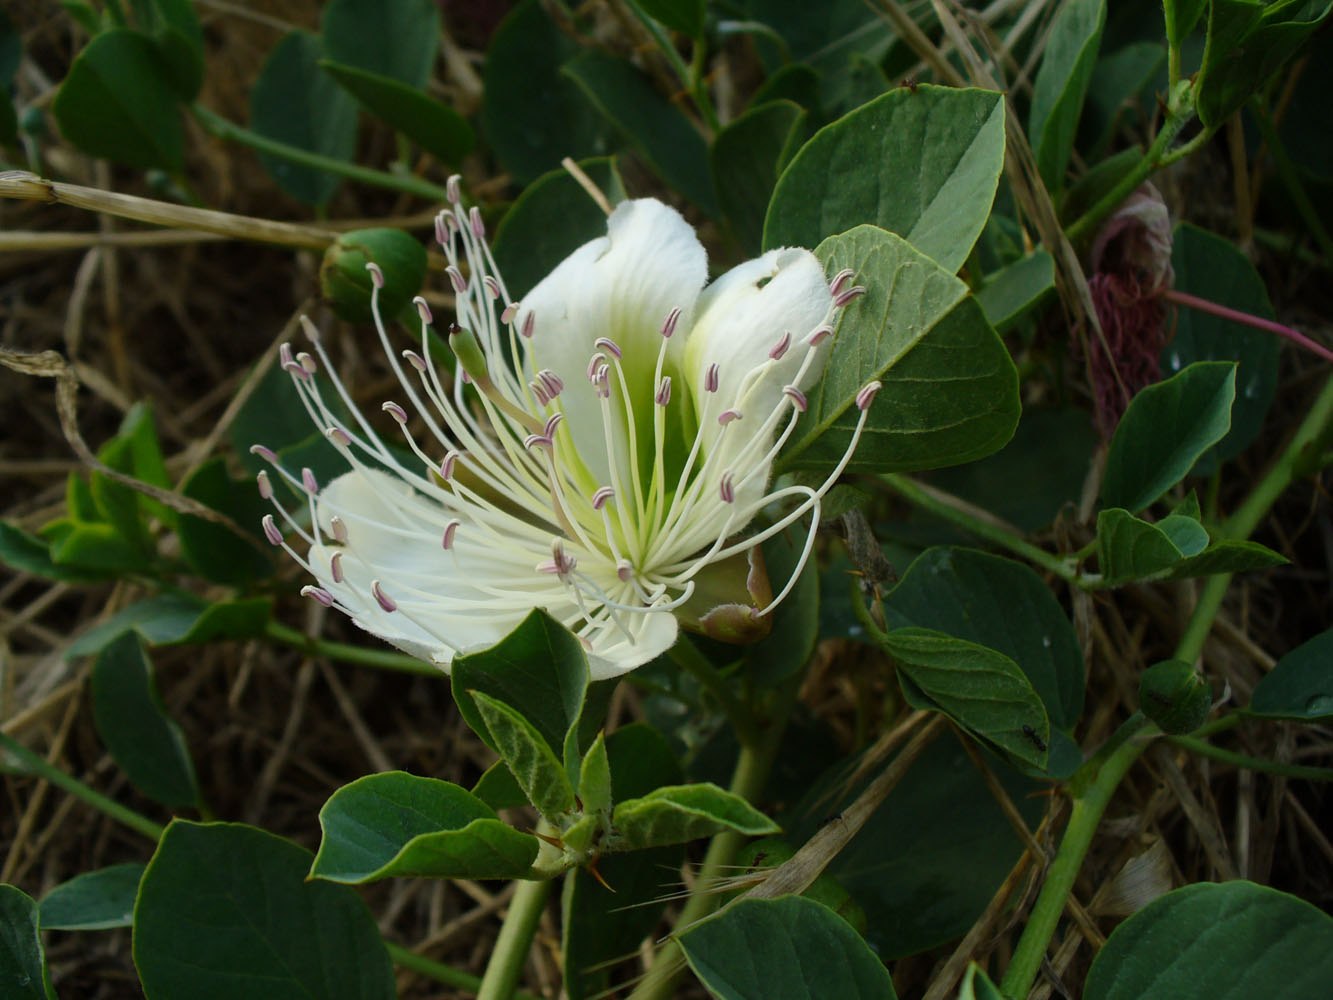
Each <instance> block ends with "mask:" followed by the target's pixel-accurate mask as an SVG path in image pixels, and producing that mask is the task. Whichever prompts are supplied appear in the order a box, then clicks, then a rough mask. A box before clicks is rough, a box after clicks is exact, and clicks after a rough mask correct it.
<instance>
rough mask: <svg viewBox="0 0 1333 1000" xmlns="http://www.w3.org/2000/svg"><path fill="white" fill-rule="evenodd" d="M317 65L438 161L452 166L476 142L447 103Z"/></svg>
mask: <svg viewBox="0 0 1333 1000" xmlns="http://www.w3.org/2000/svg"><path fill="white" fill-rule="evenodd" d="M319 65H320V68H321V69H323V70H324V71H325V72H326V73H328V74H329V75H330V76H332V77H333V78H334V79H335V80H337V81H338V83H340V84H341V85H342V87H343V89H345V90H347V91H348V92H349V93H350V94H351V95H352V96H353V97H355V98H356V99H357V100H358V101H360V102H361V106H362V107H363V108H365V109H366V110H367V111H369V112H370V113H371V114H372V115H374V116H375V117H376V118H379V119H381V120H382V121H385V122H387V123H388V124H389V125H390V126H391V127H393V128H394V129H396V130H397V131H399V132H401V133H402V134H403V135H405V136H407V138H409V139H411V140H412V141H413V142H415V143H416V144H417V145H418V146H420V147H421V148H422V149H424V150H425V151H426V152H428V153H430V154H431V155H432V156H434V157H436V158H437V159H438V160H440V161H441V162H443V163H450V164H456V163H458V162H459V161H460V160H462V158H463V157H464V156H466V155H467V154H468V152H469V151H471V149H472V146H473V144H474V143H475V141H476V137H475V136H474V135H473V134H472V126H471V125H469V124H468V123H467V119H466V118H464V117H463V116H462V115H460V114H459V113H458V112H457V111H455V110H454V109H453V108H451V107H449V106H448V105H447V104H441V103H440V102H439V101H437V100H434V99H433V98H430V97H427V96H426V95H425V94H423V93H421V91H419V90H415V89H413V88H412V87H410V86H408V85H407V84H405V83H401V82H400V81H398V80H395V79H394V78H393V77H389V76H382V75H380V74H379V73H372V72H370V71H369V70H364V69H358V68H357V67H355V66H343V65H341V64H339V63H336V62H331V61H329V60H327V59H324V60H321V61H320V63H319Z"/></svg>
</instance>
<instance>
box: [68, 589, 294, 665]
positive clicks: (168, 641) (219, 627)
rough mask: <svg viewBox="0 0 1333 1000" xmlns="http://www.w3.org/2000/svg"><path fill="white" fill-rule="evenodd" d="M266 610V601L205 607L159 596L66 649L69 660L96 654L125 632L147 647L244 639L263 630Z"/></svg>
mask: <svg viewBox="0 0 1333 1000" xmlns="http://www.w3.org/2000/svg"><path fill="white" fill-rule="evenodd" d="M271 610H272V605H271V604H270V603H269V600H268V598H266V597H259V598H251V599H248V600H240V601H220V602H218V603H215V604H206V603H204V602H202V601H200V600H198V599H196V598H188V597H181V596H177V595H175V594H160V595H158V596H156V597H150V598H147V599H146V600H143V601H139V602H137V603H135V604H131V605H130V606H129V607H128V608H126V609H125V610H124V611H121V612H120V613H118V614H116V615H114V616H112V618H111V619H110V620H108V621H106V622H103V623H102V624H101V625H98V626H97V627H96V628H92V629H89V630H88V631H87V632H85V633H84V634H83V635H81V636H79V637H78V638H77V639H75V640H74V642H73V643H71V644H70V647H69V649H68V650H67V651H66V653H65V655H66V656H67V657H69V658H71V659H72V658H74V657H76V656H90V655H92V654H93V653H100V652H101V651H102V650H103V649H105V648H106V647H107V646H108V645H110V643H111V642H112V641H114V640H115V639H117V638H119V637H120V636H122V635H124V634H125V633H126V632H130V631H133V632H136V633H138V634H139V636H140V637H142V639H143V641H144V642H146V643H147V644H148V645H150V646H174V645H179V644H184V643H191V642H207V641H209V640H210V639H248V638H250V637H252V636H256V635H259V634H260V633H262V632H263V631H264V626H265V625H266V624H267V623H268V618H269V612H270V611H271Z"/></svg>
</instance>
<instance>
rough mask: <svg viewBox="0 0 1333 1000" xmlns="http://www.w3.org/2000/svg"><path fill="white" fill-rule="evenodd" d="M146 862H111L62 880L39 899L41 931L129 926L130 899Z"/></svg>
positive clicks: (131, 906)
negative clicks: (103, 866) (104, 866)
mask: <svg viewBox="0 0 1333 1000" xmlns="http://www.w3.org/2000/svg"><path fill="white" fill-rule="evenodd" d="M145 867H146V866H145V865H143V864H141V863H139V862H138V861H130V862H127V863H126V864H123V865H111V866H110V867H107V868H99V869H98V870H97V871H92V872H84V873H83V874H82V875H76V876H75V877H74V878H72V879H70V880H69V881H68V882H62V883H61V884H60V885H58V886H56V887H55V888H54V889H52V890H51V891H50V892H48V893H47V894H46V895H45V896H43V897H42V902H41V907H40V910H41V922H42V930H44V931H102V930H110V929H111V928H113V927H129V926H130V924H131V923H133V921H134V899H135V896H137V895H138V893H139V882H140V880H141V879H142V878H143V873H144V868H145Z"/></svg>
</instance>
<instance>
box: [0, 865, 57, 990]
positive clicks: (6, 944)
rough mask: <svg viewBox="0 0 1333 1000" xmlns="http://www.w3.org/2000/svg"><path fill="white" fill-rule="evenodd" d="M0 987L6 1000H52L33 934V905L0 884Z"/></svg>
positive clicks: (37, 940)
mask: <svg viewBox="0 0 1333 1000" xmlns="http://www.w3.org/2000/svg"><path fill="white" fill-rule="evenodd" d="M0 986H3V987H4V995H5V997H6V1000H11V998H12V1000H55V995H56V994H55V991H54V990H53V989H51V976H50V973H49V972H48V971H47V967H46V954H45V953H44V952H43V951H42V938H41V935H40V934H38V933H37V904H36V903H34V902H33V901H32V899H31V897H29V896H28V894H27V893H25V892H23V890H21V889H18V888H16V887H15V886H12V885H8V884H4V885H0Z"/></svg>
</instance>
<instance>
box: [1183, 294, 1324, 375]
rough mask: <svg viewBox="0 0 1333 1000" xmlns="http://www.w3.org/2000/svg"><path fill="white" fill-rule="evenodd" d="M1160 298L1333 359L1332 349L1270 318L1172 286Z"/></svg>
mask: <svg viewBox="0 0 1333 1000" xmlns="http://www.w3.org/2000/svg"><path fill="white" fill-rule="evenodd" d="M1160 294H1161V296H1162V298H1164V299H1166V300H1167V301H1168V302H1174V303H1175V304H1176V305H1179V306H1188V307H1189V308H1191V309H1197V310H1199V311H1200V312H1206V313H1212V314H1213V315H1214V316H1220V317H1221V318H1222V319H1229V320H1231V321H1232V322H1233V323H1243V324H1244V325H1245V326H1252V327H1254V328H1255V329H1257V330H1267V331H1268V332H1269V333H1276V334H1277V335H1278V336H1280V337H1286V338H1287V339H1288V340H1290V341H1292V342H1294V343H1296V344H1299V345H1300V346H1301V347H1304V348H1305V349H1306V350H1307V351H1310V352H1312V353H1314V354H1318V355H1319V356H1320V357H1321V358H1323V359H1324V360H1325V361H1333V351H1330V350H1329V349H1328V348H1327V347H1325V346H1324V345H1322V344H1318V343H1315V342H1314V341H1313V340H1311V339H1310V338H1309V337H1307V336H1306V335H1305V334H1303V333H1301V332H1300V331H1299V330H1293V329H1292V328H1291V327H1289V326H1283V325H1282V324H1281V323H1274V322H1273V321H1272V320H1271V319H1264V318H1263V317H1262V316H1254V315H1251V314H1250V313H1245V312H1240V311H1239V310H1237V309H1229V308H1227V307H1226V306H1223V305H1218V304H1217V303H1216V302H1210V301H1209V300H1208V299H1201V298H1199V297H1198V296H1197V295H1190V294H1189V293H1188V292H1178V291H1176V290H1175V289H1174V288H1167V289H1163V290H1162V292H1161V293H1160Z"/></svg>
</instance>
